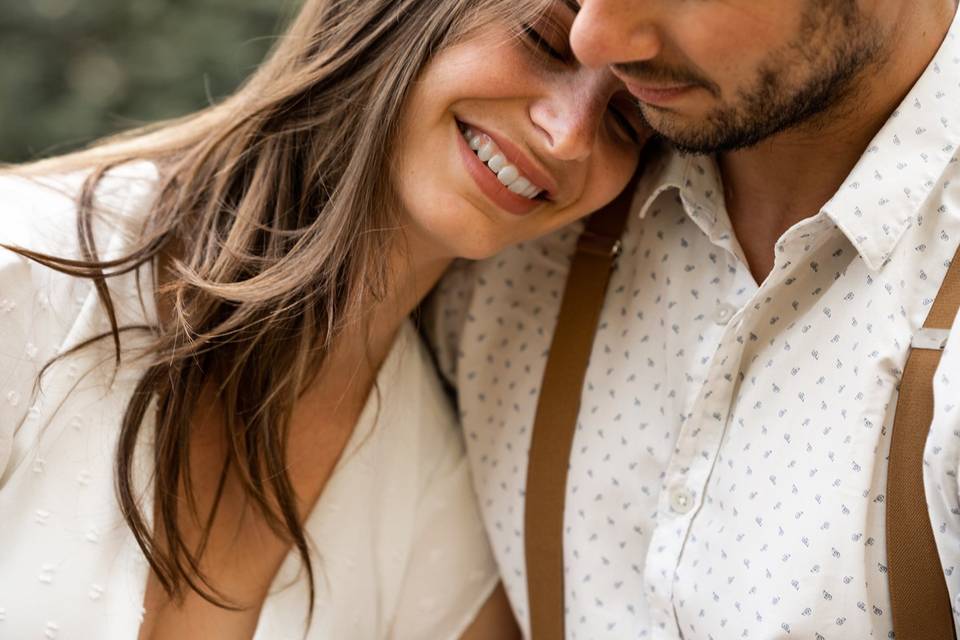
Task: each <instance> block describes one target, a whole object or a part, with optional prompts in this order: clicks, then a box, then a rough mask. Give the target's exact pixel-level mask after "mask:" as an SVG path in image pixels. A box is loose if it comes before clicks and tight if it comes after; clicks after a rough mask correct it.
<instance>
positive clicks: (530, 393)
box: [458, 208, 955, 637]
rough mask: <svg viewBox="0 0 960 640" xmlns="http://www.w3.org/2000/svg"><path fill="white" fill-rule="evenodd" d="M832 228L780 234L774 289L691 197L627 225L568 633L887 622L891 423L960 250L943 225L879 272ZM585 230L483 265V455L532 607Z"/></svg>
mask: <svg viewBox="0 0 960 640" xmlns="http://www.w3.org/2000/svg"><path fill="white" fill-rule="evenodd" d="M945 224H946V223H945ZM831 226H832V225H830V224H829V222H828V221H826V220H824V219H820V220H815V221H812V222H811V224H809V225H806V226H804V227H802V228H796V229H794V230H792V232H790V233H788V234H787V235H785V237H784V238H783V240H782V242H781V245H780V246H778V251H777V263H776V265H775V267H774V271H773V273H772V274H771V277H770V278H768V280H767V281H766V282H765V283H763V285H762V286H759V287H758V286H757V284H756V283H755V282H754V281H753V280H752V278H751V277H750V275H749V272H748V271H747V270H746V268H745V267H744V266H743V264H742V263H741V261H740V260H738V259H737V257H736V251H735V248H733V247H731V246H730V245H729V243H724V242H719V243H717V242H715V240H716V239H714V241H711V239H710V238H708V237H707V235H705V234H704V233H703V232H702V231H701V230H700V229H699V228H698V227H697V226H696V225H695V224H693V223H692V222H691V220H690V219H689V218H688V217H686V215H685V214H683V212H682V211H679V210H670V209H669V208H667V209H661V210H657V209H656V208H654V209H653V210H651V212H650V213H649V214H648V217H647V218H646V219H645V220H643V221H635V222H634V223H632V225H631V228H630V230H629V231H628V233H627V237H626V238H625V246H624V254H623V256H622V257H621V259H620V264H619V268H618V270H617V271H616V272H615V274H614V276H613V279H612V281H611V288H610V292H609V294H608V298H607V301H606V305H605V308H604V313H603V316H602V318H601V324H600V328H599V331H598V333H597V336H596V340H595V343H594V349H593V354H592V357H591V361H590V367H589V369H588V373H587V378H586V383H585V388H584V392H583V395H582V404H581V411H580V416H579V421H578V427H577V434H576V438H575V442H574V449H573V452H572V454H571V469H570V476H569V481H568V487H567V507H566V516H565V522H566V531H565V544H566V549H565V553H566V558H565V559H566V566H567V579H568V582H567V585H568V586H567V598H568V606H570V607H571V611H572V613H571V616H570V620H569V624H570V625H571V628H572V629H577V628H580V629H581V633H584V634H587V633H592V632H594V631H596V630H597V629H603V628H607V627H609V630H610V631H611V632H612V631H613V630H614V629H617V628H619V629H622V630H631V631H635V632H636V633H638V634H640V637H644V635H645V634H653V633H656V630H657V629H660V630H661V631H662V632H664V633H666V632H667V630H668V629H672V628H674V627H676V626H677V625H679V628H680V629H682V630H683V632H684V633H686V634H688V635H690V636H691V637H698V636H697V631H704V630H705V629H713V630H716V629H719V628H723V626H725V625H726V624H728V623H729V622H730V621H731V620H737V621H738V624H740V627H738V628H737V629H736V633H737V634H738V635H739V634H740V633H741V632H748V633H749V632H750V631H751V630H752V631H754V632H764V631H768V630H769V631H770V632H771V633H773V632H774V630H775V629H780V630H781V631H782V629H781V627H780V625H781V624H788V625H790V624H792V625H793V627H794V628H798V627H797V625H798V624H801V623H802V622H803V620H804V619H806V620H807V621H808V622H809V621H815V623H811V624H810V628H811V630H816V632H818V633H819V632H821V630H822V629H823V628H824V627H823V625H824V624H826V622H825V621H826V620H827V619H830V620H832V623H836V622H837V621H838V620H840V619H841V618H845V617H846V616H847V615H848V614H849V613H850V607H849V606H848V605H850V604H851V603H855V604H854V606H855V609H853V611H854V612H862V613H863V616H864V619H863V620H861V621H859V622H858V621H852V622H850V623H849V624H848V626H846V630H847V631H849V630H851V629H856V628H873V627H876V626H877V624H880V626H884V625H885V624H886V622H883V621H882V619H883V617H884V615H885V609H886V600H885V599H886V587H885V564H884V558H885V555H884V549H883V545H882V528H880V523H882V521H883V515H884V512H883V498H884V496H883V488H884V483H885V479H886V462H885V456H886V451H887V448H888V447H889V440H888V437H889V425H890V422H891V420H892V415H893V407H894V402H895V399H896V387H897V383H898V380H899V377H900V370H901V368H902V366H903V363H904V361H905V358H906V353H907V347H908V345H909V342H910V337H911V335H912V332H913V330H914V329H915V328H916V327H917V326H919V324H920V323H922V319H923V316H924V314H925V309H926V308H927V306H928V305H929V303H930V301H931V300H932V298H933V297H934V295H935V293H936V289H937V287H938V286H939V282H940V278H941V277H942V270H943V258H942V256H948V258H947V259H949V255H952V248H955V247H952V248H948V247H947V246H946V244H949V242H947V241H945V240H942V239H940V240H938V239H939V238H940V237H941V236H942V235H943V232H944V229H942V228H934V227H935V226H936V225H930V229H928V230H927V231H925V232H924V233H923V234H920V235H921V237H920V240H921V241H920V242H917V243H914V246H910V247H904V248H902V249H901V252H900V255H899V256H898V257H897V259H896V260H892V261H891V263H890V264H888V265H887V266H886V268H885V269H883V270H881V271H880V272H876V271H871V270H870V269H868V268H867V267H866V266H865V265H864V264H863V263H862V261H861V260H859V259H858V258H857V252H856V251H855V250H854V249H853V247H852V246H851V245H850V243H849V242H848V241H847V240H846V239H845V237H844V236H843V235H842V234H841V233H840V232H839V231H837V230H836V229H831V228H830V227H831ZM924 234H925V236H924ZM948 235H949V234H948ZM924 237H926V242H923V240H924ZM570 242H571V241H570V240H569V239H568V240H564V241H562V242H557V243H555V244H553V245H548V246H547V247H546V248H544V249H542V250H540V251H539V252H533V251H530V250H529V249H526V250H521V251H517V252H516V253H508V254H507V255H505V256H504V257H503V258H502V259H501V260H499V261H497V262H495V263H487V264H485V265H483V266H482V267H481V271H480V273H479V274H478V279H477V288H476V289H475V290H474V292H473V298H472V303H471V306H470V315H469V319H468V321H467V322H466V323H465V326H464V332H463V334H462V338H461V342H460V344H461V351H462V353H461V359H460V361H459V365H458V384H459V390H460V403H461V411H462V414H463V421H464V427H465V430H466V433H467V438H468V445H469V452H470V456H471V460H472V462H473V467H474V473H475V477H476V479H477V483H478V492H479V494H480V498H481V504H482V505H483V507H484V509H485V517H486V519H487V524H488V527H489V529H490V531H491V533H492V536H493V538H494V540H493V542H494V547H495V550H496V553H497V555H498V559H499V561H500V563H501V568H502V570H503V571H504V572H505V573H506V574H507V584H508V589H510V591H511V597H512V598H513V599H514V602H515V603H517V605H518V608H520V609H523V608H525V599H526V598H525V590H526V585H525V583H524V582H523V574H524V566H523V556H522V530H523V528H522V513H523V489H524V482H525V478H526V454H527V448H528V446H529V438H530V433H529V428H530V425H531V424H532V422H533V415H534V411H535V408H536V399H537V393H538V387H539V380H540V377H541V375H542V372H543V368H544V365H545V362H546V354H547V351H548V349H549V347H550V338H551V335H552V330H553V324H554V322H555V317H556V312H557V309H558V307H559V299H560V298H559V296H560V294H561V293H562V286H563V277H564V276H565V273H566V261H565V256H566V255H567V253H565V251H567V250H568V249H569V246H568V245H569V243H570ZM937 242H940V243H943V246H938V245H937V244H936V243H937ZM954 244H955V243H954ZM729 249H734V250H729ZM941 254H942V255H941ZM531 255H534V256H535V259H531V258H530V256H531ZM518 274H519V275H518ZM491 309H493V310H495V312H494V313H490V312H488V310H491ZM954 462H955V461H953V462H950V463H949V464H948V465H947V467H949V466H950V465H953V466H954V467H955V464H954ZM954 495H955V491H954ZM511 582H512V583H513V584H512V585H511ZM837 603H842V606H840V604H837ZM781 604H782V606H781ZM738 610H739V612H738ZM778 611H781V612H783V611H785V612H787V613H783V614H782V615H781V614H778V613H777V612H778ZM804 612H806V613H804ZM838 612H840V613H838ZM835 614H836V615H835ZM841 614H842V615H841ZM523 615H525V614H523ZM778 615H779V616H780V617H782V618H783V621H779V622H778V621H777V619H778V618H777V616H778ZM857 615H859V614H857ZM871 616H872V617H871ZM878 619H880V622H879V623H878ZM707 621H709V623H708V624H707ZM742 621H747V622H742ZM784 621H787V622H784ZM774 622H776V624H775V625H774ZM698 624H699V626H698ZM705 624H706V626H704V625H705ZM844 624H847V623H844ZM859 624H863V625H866V626H863V627H858V626H857V625H859ZM770 625H774V626H770ZM799 628H803V627H802V625H801V627H799ZM731 633H732V632H731ZM587 637H589V636H587ZM668 637H669V636H668ZM704 637H707V636H704ZM715 637H719V636H716V635H715ZM761 637H763V636H761ZM827 637H829V636H827Z"/></svg>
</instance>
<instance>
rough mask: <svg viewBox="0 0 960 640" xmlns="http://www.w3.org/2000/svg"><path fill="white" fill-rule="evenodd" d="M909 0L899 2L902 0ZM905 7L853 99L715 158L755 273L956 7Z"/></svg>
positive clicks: (881, 117) (900, 87)
mask: <svg viewBox="0 0 960 640" xmlns="http://www.w3.org/2000/svg"><path fill="white" fill-rule="evenodd" d="M908 4H909V6H910V7H913V6H914V5H913V3H903V6H904V7H907V6H908ZM941 4H943V5H944V6H943V7H940V8H939V9H937V10H936V11H935V10H934V9H933V8H929V10H926V11H925V12H924V13H923V14H922V15H921V12H920V10H919V9H917V10H916V11H911V10H910V9H907V8H904V9H903V10H902V14H903V16H902V19H903V20H905V21H909V23H904V22H901V23H900V24H902V25H903V28H901V29H900V30H899V34H900V35H899V36H898V38H897V40H896V41H895V42H894V43H893V44H892V45H891V49H890V51H889V55H888V56H885V61H884V62H883V63H881V66H882V68H881V69H879V70H877V71H876V72H873V73H871V74H869V77H867V78H865V79H863V81H862V82H861V84H860V85H859V86H858V88H857V89H858V90H857V91H856V96H855V101H856V105H855V106H851V105H839V106H838V108H837V109H836V110H835V112H834V113H833V114H832V116H831V118H832V119H825V121H823V122H820V123H817V126H810V127H798V128H796V129H794V130H790V131H787V132H784V133H781V134H778V135H777V136H774V137H772V138H770V139H769V140H766V141H764V142H763V143H761V144H759V145H757V146H755V147H752V148H750V149H745V150H741V151H736V152H731V153H726V154H723V155H721V156H720V157H719V158H718V161H719V165H720V171H721V173H722V175H723V182H724V192H725V198H726V206H727V210H728V212H729V215H730V220H731V223H732V224H733V228H734V231H735V233H736V236H737V239H738V240H739V242H740V246H741V247H742V248H743V251H744V254H745V256H746V259H747V261H748V263H749V266H750V270H751V272H752V273H753V276H754V278H755V279H756V281H757V282H758V283H759V282H762V281H763V280H764V279H765V278H766V277H767V275H768V274H769V273H770V271H771V270H772V269H773V262H774V246H775V244H776V242H777V240H778V239H779V238H780V236H781V235H782V234H783V233H784V232H785V231H786V230H787V229H789V228H790V227H791V226H793V225H794V224H796V223H797V222H799V221H801V220H803V219H805V218H808V217H810V216H812V215H815V214H816V213H817V212H818V211H820V209H821V208H822V207H823V205H824V204H825V203H826V202H827V201H828V200H829V199H830V198H831V197H833V195H834V193H836V191H837V190H838V189H839V188H840V186H841V185H842V183H843V181H844V179H845V178H846V176H847V175H848V174H849V173H850V171H851V170H852V169H853V167H854V166H855V165H856V163H857V161H858V160H859V158H860V156H861V155H862V154H863V152H864V151H865V149H866V148H867V145H869V143H870V141H871V140H872V139H873V137H874V136H875V135H876V134H877V132H878V131H879V130H880V128H881V127H883V124H884V123H885V122H886V121H887V119H888V118H889V117H890V115H891V114H892V113H893V111H894V110H895V109H896V108H897V106H898V105H899V104H900V103H901V102H902V100H903V99H904V98H905V97H906V95H907V93H909V91H910V89H911V88H912V87H913V85H914V84H915V83H916V81H917V79H918V78H919V77H920V75H921V74H922V73H923V71H924V69H925V68H926V67H927V65H928V64H929V63H930V60H931V59H932V58H933V56H934V55H935V54H936V51H937V49H938V48H939V46H940V44H941V42H942V41H943V38H944V37H945V35H946V33H947V31H948V29H949V27H950V23H951V22H952V20H953V14H954V11H955V9H956V6H955V4H954V0H945V1H944V2H943V3H941Z"/></svg>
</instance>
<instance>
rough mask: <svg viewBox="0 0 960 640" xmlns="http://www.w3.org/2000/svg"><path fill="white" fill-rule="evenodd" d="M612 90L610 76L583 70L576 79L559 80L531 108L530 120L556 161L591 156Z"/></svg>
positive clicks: (581, 158)
mask: <svg viewBox="0 0 960 640" xmlns="http://www.w3.org/2000/svg"><path fill="white" fill-rule="evenodd" d="M612 86H613V79H612V76H611V75H610V74H609V72H607V71H605V70H604V71H601V70H595V69H586V68H581V69H580V70H579V71H578V72H577V73H576V74H575V75H574V76H573V77H564V78H556V79H555V82H554V83H552V84H551V85H550V87H549V88H548V91H546V92H545V93H544V94H543V95H542V96H541V97H540V98H538V99H537V100H535V101H534V102H533V103H532V104H531V105H530V118H531V120H533V123H534V124H535V125H536V126H537V128H539V129H540V131H541V133H542V134H543V136H544V138H545V147H546V149H547V151H548V152H549V153H550V154H551V155H552V156H553V157H554V158H556V159H558V160H564V161H577V160H584V159H586V158H587V157H588V156H589V155H590V153H591V152H592V151H593V147H594V142H595V140H596V137H597V132H598V130H599V128H600V125H601V123H602V119H603V117H604V114H605V113H606V107H607V102H608V100H609V98H610V95H611V93H612Z"/></svg>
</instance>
